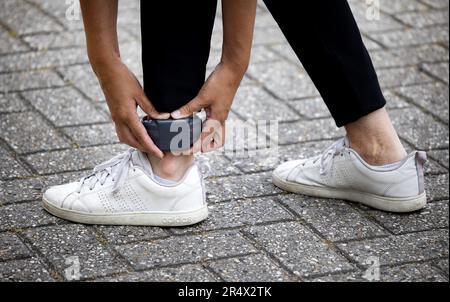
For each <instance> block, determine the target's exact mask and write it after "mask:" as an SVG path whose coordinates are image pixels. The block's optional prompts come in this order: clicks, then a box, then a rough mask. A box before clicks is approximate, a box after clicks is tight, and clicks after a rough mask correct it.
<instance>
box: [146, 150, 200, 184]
mask: <svg viewBox="0 0 450 302" xmlns="http://www.w3.org/2000/svg"><path fill="white" fill-rule="evenodd" d="M147 157H148V160H149V162H150V164H151V166H152V169H153V173H155V174H156V175H158V176H159V177H161V178H164V179H168V180H174V181H178V180H180V179H181V178H183V176H184V174H185V173H186V171H187V170H188V169H189V167H190V166H191V165H192V163H193V162H194V156H193V155H181V156H175V155H173V154H171V153H166V154H165V155H164V158H162V159H160V158H157V157H153V156H149V155H147Z"/></svg>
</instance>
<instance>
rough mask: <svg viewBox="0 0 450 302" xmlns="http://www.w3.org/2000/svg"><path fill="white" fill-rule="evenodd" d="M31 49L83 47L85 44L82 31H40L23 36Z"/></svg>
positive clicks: (84, 36)
mask: <svg viewBox="0 0 450 302" xmlns="http://www.w3.org/2000/svg"><path fill="white" fill-rule="evenodd" d="M23 40H24V41H25V42H27V43H28V44H29V45H30V46H31V47H32V48H33V49H37V50H45V49H52V48H68V47H83V46H85V44H86V35H85V33H84V31H67V32H61V33H41V34H35V35H31V36H25V37H23Z"/></svg>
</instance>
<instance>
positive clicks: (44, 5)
mask: <svg viewBox="0 0 450 302" xmlns="http://www.w3.org/2000/svg"><path fill="white" fill-rule="evenodd" d="M31 1H32V2H33V3H35V4H37V5H38V6H39V7H40V8H41V9H43V10H44V11H46V12H47V13H48V14H51V15H52V16H54V17H55V18H56V19H57V20H59V22H60V23H62V24H63V25H64V26H65V27H66V28H67V29H69V30H80V29H83V20H82V18H81V16H80V17H79V18H78V20H68V19H67V18H66V11H67V8H68V5H67V4H66V3H65V1H59V0H31ZM75 4H76V3H75Z"/></svg>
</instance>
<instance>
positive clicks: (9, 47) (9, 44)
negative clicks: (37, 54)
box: [0, 29, 29, 55]
mask: <svg viewBox="0 0 450 302" xmlns="http://www.w3.org/2000/svg"><path fill="white" fill-rule="evenodd" d="M0 41H2V43H1V44H0V55H3V54H7V53H13V52H19V51H27V50H29V48H28V46H27V45H26V44H25V43H23V42H22V41H21V40H20V39H18V38H17V37H16V36H15V33H14V32H8V31H6V30H4V29H0Z"/></svg>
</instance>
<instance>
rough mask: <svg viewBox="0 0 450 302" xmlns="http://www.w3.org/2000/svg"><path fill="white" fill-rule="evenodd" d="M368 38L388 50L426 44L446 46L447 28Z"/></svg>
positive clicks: (412, 30) (407, 31)
mask: <svg viewBox="0 0 450 302" xmlns="http://www.w3.org/2000/svg"><path fill="white" fill-rule="evenodd" d="M370 37H371V38H372V39H374V40H375V41H378V42H380V43H381V44H383V45H385V46H387V47H389V48H396V47H407V46H413V45H420V44H428V43H446V44H448V27H445V26H441V27H432V28H420V29H411V30H399V31H391V32H385V33H378V34H371V35H370Z"/></svg>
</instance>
